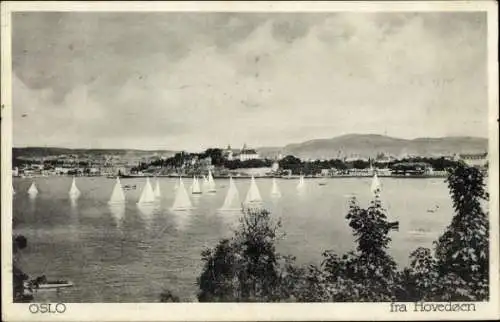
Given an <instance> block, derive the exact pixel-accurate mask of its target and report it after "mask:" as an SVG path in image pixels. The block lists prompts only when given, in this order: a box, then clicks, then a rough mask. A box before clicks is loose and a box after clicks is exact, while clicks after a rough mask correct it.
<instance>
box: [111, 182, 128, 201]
mask: <svg viewBox="0 0 500 322" xmlns="http://www.w3.org/2000/svg"><path fill="white" fill-rule="evenodd" d="M108 203H109V204H121V203H125V194H124V193H123V189H122V184H121V182H120V178H118V177H116V183H115V187H114V188H113V192H112V193H111V197H110V198H109V201H108Z"/></svg>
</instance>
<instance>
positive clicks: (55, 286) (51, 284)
mask: <svg viewBox="0 0 500 322" xmlns="http://www.w3.org/2000/svg"><path fill="white" fill-rule="evenodd" d="M24 286H25V288H27V289H29V290H33V291H38V290H45V291H50V290H56V291H59V290H60V289H63V288H69V287H73V282H71V281H67V280H53V281H50V280H47V278H46V277H45V276H40V277H37V278H36V279H34V280H31V281H26V282H24Z"/></svg>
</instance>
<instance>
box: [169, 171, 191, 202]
mask: <svg viewBox="0 0 500 322" xmlns="http://www.w3.org/2000/svg"><path fill="white" fill-rule="evenodd" d="M192 208H193V205H192V204H191V200H190V199H189V195H188V193H187V191H186V188H185V187H184V183H183V182H182V178H179V187H178V188H177V194H176V195H175V200H174V204H173V206H172V209H173V210H188V209H192Z"/></svg>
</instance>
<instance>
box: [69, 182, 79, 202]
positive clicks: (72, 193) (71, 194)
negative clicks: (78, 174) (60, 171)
mask: <svg viewBox="0 0 500 322" xmlns="http://www.w3.org/2000/svg"><path fill="white" fill-rule="evenodd" d="M79 196H80V190H79V189H78V187H77V186H76V180H75V177H73V182H72V183H71V188H70V189H69V197H70V198H71V199H76V198H78V197H79Z"/></svg>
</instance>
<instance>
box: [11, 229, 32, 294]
mask: <svg viewBox="0 0 500 322" xmlns="http://www.w3.org/2000/svg"><path fill="white" fill-rule="evenodd" d="M27 246H28V240H27V239H26V237H24V236H22V235H19V236H14V237H13V238H12V254H13V258H12V259H13V261H12V288H13V297H14V303H25V302H31V300H32V299H33V296H32V295H28V294H26V292H25V287H24V283H25V281H27V280H28V279H29V276H28V275H27V274H25V273H24V272H23V271H22V270H21V269H20V268H19V266H18V254H19V251H20V250H22V249H25V248H26V247H27Z"/></svg>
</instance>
